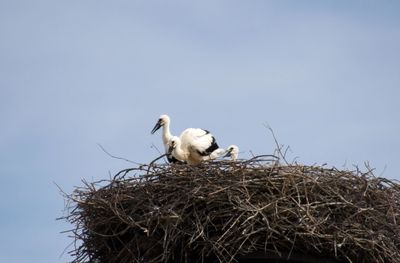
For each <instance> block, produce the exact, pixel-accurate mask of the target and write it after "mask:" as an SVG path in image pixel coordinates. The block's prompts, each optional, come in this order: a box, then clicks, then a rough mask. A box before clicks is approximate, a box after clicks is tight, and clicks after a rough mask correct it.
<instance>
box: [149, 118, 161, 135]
mask: <svg viewBox="0 0 400 263" xmlns="http://www.w3.org/2000/svg"><path fill="white" fill-rule="evenodd" d="M161 126H162V125H161V121H158V122H157V123H156V125H155V126H154V128H153V129H152V130H151V134H154V133H155V132H156V131H157V130H158V129H160V128H161Z"/></svg>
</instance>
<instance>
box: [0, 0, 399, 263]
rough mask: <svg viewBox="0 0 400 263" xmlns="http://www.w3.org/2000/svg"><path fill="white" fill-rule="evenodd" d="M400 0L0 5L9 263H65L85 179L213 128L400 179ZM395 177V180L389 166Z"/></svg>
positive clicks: (229, 136) (243, 142)
mask: <svg viewBox="0 0 400 263" xmlns="http://www.w3.org/2000/svg"><path fill="white" fill-rule="evenodd" d="M399 13H400V4H399V2H398V1H372V0H371V1H361V0H360V1H344V0H343V1H336V0H335V1H231V0H229V1H228V0H226V1H214V0H213V1H205V0H203V1H183V0H182V1H149V0H146V1H144V0H143V1H134V0H129V1H128V0H126V1H122V0H113V1H104V0H79V1H78V0H69V1H61V0H59V1H54V0H52V1H50V0H36V1H28V0H9V1H5V0H0V37H1V41H0V121H1V130H0V149H1V151H0V175H1V179H2V183H1V184H0V193H1V194H0V209H1V211H2V214H1V217H0V225H1V231H2V235H1V237H0V246H1V247H2V249H1V251H2V253H0V262H45V263H46V262H65V261H68V260H69V259H70V258H69V257H68V255H64V256H62V257H60V254H61V253H62V251H63V250H64V248H65V247H66V246H67V245H68V244H69V243H70V242H71V241H72V240H71V239H70V238H68V237H67V236H66V235H65V234H60V233H59V232H61V231H63V230H67V229H70V228H71V227H72V226H71V225H69V224H67V223H64V222H60V221H55V218H57V217H60V216H62V209H63V199H62V197H61V196H60V195H59V193H58V190H57V188H56V186H55V185H54V184H53V182H56V183H57V184H58V185H60V186H61V187H62V188H63V189H65V191H67V192H70V191H71V190H72V189H73V186H79V185H81V179H86V180H98V179H103V178H107V177H108V173H109V171H110V172H111V173H115V172H117V171H118V170H120V169H123V168H126V167H129V166H131V164H129V163H125V162H122V161H118V160H115V159H111V158H109V157H108V156H106V155H105V154H104V153H103V152H102V151H101V150H100V149H99V148H98V146H97V145H96V143H101V144H102V145H103V146H104V147H106V149H107V150H108V151H110V152H111V153H113V154H115V155H118V156H122V157H126V158H128V159H131V160H133V161H137V162H142V163H147V162H149V161H151V160H152V159H154V158H156V157H157V156H158V153H157V151H156V150H154V149H152V148H151V145H152V144H153V143H154V144H155V145H157V146H158V147H159V148H160V149H162V145H161V139H160V134H159V133H158V134H156V135H150V130H151V128H152V127H153V125H154V124H155V122H156V120H157V118H158V116H159V115H160V114H163V113H167V114H169V115H170V116H171V119H172V131H173V132H174V134H179V133H180V131H182V130H183V129H184V128H186V127H201V128H206V129H208V130H210V131H212V132H213V133H214V135H215V136H216V138H217V141H218V142H219V144H220V145H221V146H227V145H229V144H233V143H235V144H237V145H239V146H240V148H241V151H242V153H241V156H242V157H248V156H250V153H249V151H252V152H253V153H254V154H268V153H271V152H272V150H273V148H274V142H273V139H272V137H271V134H270V133H269V132H268V130H267V129H266V128H265V127H264V126H263V124H265V123H268V124H269V125H270V126H271V127H272V128H273V129H274V131H275V133H276V135H277V137H278V140H279V141H280V142H281V143H283V144H285V145H290V146H291V149H292V152H291V153H290V158H294V157H298V159H297V160H298V162H301V163H305V164H314V163H316V164H322V163H328V165H330V166H337V167H342V166H343V164H345V163H346V164H347V167H349V168H351V167H352V165H353V164H356V165H360V166H363V163H364V162H365V161H369V162H370V164H371V166H373V167H376V168H377V174H378V175H379V174H380V173H382V172H383V171H384V170H385V169H386V170H385V171H384V173H383V176H385V177H388V178H392V179H400V175H399V174H398V171H397V169H396V164H397V159H398V157H399V153H400V140H399V138H398V136H399V134H400V122H399V113H400V104H399V102H398V100H399V99H400V89H399V88H400V72H399V71H400V52H399V47H400V16H399ZM385 167H386V168H385Z"/></svg>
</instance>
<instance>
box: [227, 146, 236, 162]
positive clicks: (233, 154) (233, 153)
mask: <svg viewBox="0 0 400 263" xmlns="http://www.w3.org/2000/svg"><path fill="white" fill-rule="evenodd" d="M238 156H239V147H238V146H236V145H230V146H229V147H228V148H227V149H226V154H225V156H224V157H231V160H232V161H236V160H237V158H238Z"/></svg>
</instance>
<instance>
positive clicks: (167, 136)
mask: <svg viewBox="0 0 400 263" xmlns="http://www.w3.org/2000/svg"><path fill="white" fill-rule="evenodd" d="M171 137H172V134H171V132H170V131H169V122H166V123H165V124H164V125H163V133H162V139H163V142H164V145H166V144H167V143H168V141H169V140H170V139H171Z"/></svg>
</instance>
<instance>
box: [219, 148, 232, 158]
mask: <svg viewBox="0 0 400 263" xmlns="http://www.w3.org/2000/svg"><path fill="white" fill-rule="evenodd" d="M232 150H233V149H230V150H228V151H226V154H225V155H224V156H222V157H230V156H231V153H232Z"/></svg>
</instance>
